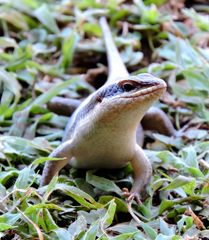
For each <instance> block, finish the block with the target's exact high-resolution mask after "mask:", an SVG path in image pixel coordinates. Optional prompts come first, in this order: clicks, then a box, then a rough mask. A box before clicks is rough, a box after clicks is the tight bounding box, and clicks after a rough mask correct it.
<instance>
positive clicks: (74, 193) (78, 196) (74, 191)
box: [54, 183, 103, 209]
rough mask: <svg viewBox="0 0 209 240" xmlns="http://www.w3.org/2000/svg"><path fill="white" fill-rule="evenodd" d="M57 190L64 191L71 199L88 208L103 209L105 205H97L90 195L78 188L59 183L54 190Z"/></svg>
mask: <svg viewBox="0 0 209 240" xmlns="http://www.w3.org/2000/svg"><path fill="white" fill-rule="evenodd" d="M56 189H57V190H61V191H63V192H64V193H65V194H67V195H69V196H70V197H72V198H73V199H75V200H76V201H77V202H79V203H80V204H82V205H83V206H85V207H87V208H90V209H91V208H92V209H96V208H101V207H103V205H101V204H99V203H97V202H96V201H95V200H94V199H93V198H92V197H91V196H90V195H89V194H87V193H85V192H83V191H82V190H80V189H78V188H76V187H73V186H68V185H67V184H61V183H58V184H56V186H55V189H54V190H56Z"/></svg>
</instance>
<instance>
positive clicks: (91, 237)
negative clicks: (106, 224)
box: [81, 221, 100, 240]
mask: <svg viewBox="0 0 209 240" xmlns="http://www.w3.org/2000/svg"><path fill="white" fill-rule="evenodd" d="M99 225H100V222H99V221H96V222H95V223H93V224H92V225H91V226H90V228H89V229H88V231H87V232H86V233H85V234H84V236H83V237H82V238H81V240H95V239H96V236H97V232H98V229H99Z"/></svg>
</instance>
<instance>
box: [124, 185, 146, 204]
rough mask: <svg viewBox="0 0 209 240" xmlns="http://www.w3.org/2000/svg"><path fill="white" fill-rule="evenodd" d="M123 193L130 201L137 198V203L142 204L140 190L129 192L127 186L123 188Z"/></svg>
mask: <svg viewBox="0 0 209 240" xmlns="http://www.w3.org/2000/svg"><path fill="white" fill-rule="evenodd" d="M123 195H124V196H125V198H126V200H127V202H128V203H131V202H132V201H133V200H135V201H136V202H137V204H139V205H141V204H142V202H141V196H140V194H139V193H138V192H129V190H128V189H127V188H123Z"/></svg>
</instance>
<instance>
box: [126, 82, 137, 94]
mask: <svg viewBox="0 0 209 240" xmlns="http://www.w3.org/2000/svg"><path fill="white" fill-rule="evenodd" d="M135 88H136V87H135V86H134V85H132V84H130V83H125V84H124V85H123V89H124V90H125V91H126V92H130V91H132V90H134V89H135Z"/></svg>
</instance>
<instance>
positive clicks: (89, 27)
mask: <svg viewBox="0 0 209 240" xmlns="http://www.w3.org/2000/svg"><path fill="white" fill-rule="evenodd" d="M83 30H84V31H85V32H86V33H88V34H89V35H93V36H96V37H101V35H102V31H101V28H100V26H99V25H98V24H93V23H84V24H83Z"/></svg>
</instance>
